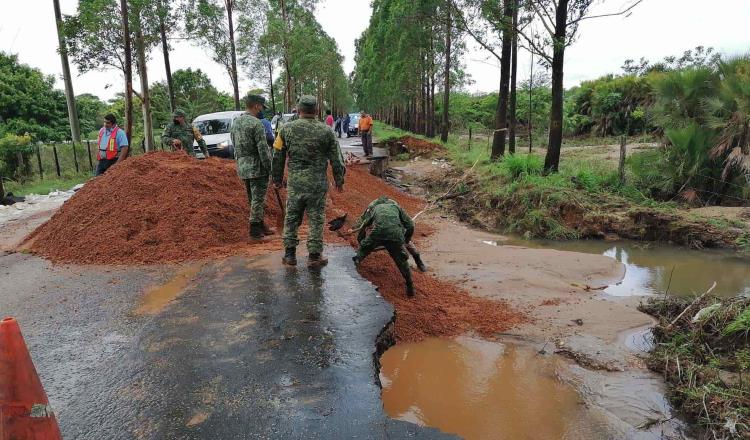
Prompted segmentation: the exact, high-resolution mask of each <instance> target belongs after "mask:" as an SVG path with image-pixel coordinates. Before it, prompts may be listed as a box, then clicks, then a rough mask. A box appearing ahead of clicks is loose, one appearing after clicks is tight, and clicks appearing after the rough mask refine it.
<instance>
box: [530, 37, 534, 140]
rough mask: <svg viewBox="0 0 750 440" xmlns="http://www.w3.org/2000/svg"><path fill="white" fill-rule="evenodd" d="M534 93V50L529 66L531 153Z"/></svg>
mask: <svg viewBox="0 0 750 440" xmlns="http://www.w3.org/2000/svg"><path fill="white" fill-rule="evenodd" d="M533 93H534V52H533V51H531V65H530V67H529V154H531V152H532V150H533V148H534V140H533V139H532V137H533V131H532V128H531V115H532V112H531V104H532V102H533V100H532V96H533Z"/></svg>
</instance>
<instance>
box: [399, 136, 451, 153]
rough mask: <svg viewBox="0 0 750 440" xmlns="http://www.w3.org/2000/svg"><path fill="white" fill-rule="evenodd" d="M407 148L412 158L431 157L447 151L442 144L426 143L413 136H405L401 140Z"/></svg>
mask: <svg viewBox="0 0 750 440" xmlns="http://www.w3.org/2000/svg"><path fill="white" fill-rule="evenodd" d="M399 141H401V143H403V144H404V145H405V146H406V148H407V149H408V150H409V154H410V155H412V156H430V155H432V154H434V153H438V152H442V151H444V150H445V147H443V146H442V145H440V144H436V143H434V142H430V141H425V140H423V139H418V138H415V137H411V136H404V137H402V138H401V139H399Z"/></svg>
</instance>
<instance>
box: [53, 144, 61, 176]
mask: <svg viewBox="0 0 750 440" xmlns="http://www.w3.org/2000/svg"><path fill="white" fill-rule="evenodd" d="M52 153H53V154H54V156H55V171H56V172H57V177H62V176H61V175H60V159H58V158H57V145H55V144H52Z"/></svg>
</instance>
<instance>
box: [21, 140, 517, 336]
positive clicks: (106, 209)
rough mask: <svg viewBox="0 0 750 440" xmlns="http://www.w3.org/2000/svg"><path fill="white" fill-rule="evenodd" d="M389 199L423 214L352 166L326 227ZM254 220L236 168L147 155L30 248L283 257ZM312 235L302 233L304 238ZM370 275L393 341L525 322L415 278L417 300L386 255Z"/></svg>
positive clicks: (123, 258)
mask: <svg viewBox="0 0 750 440" xmlns="http://www.w3.org/2000/svg"><path fill="white" fill-rule="evenodd" d="M382 195H385V196H388V197H391V198H393V199H395V200H397V201H398V203H399V204H400V205H401V206H402V207H403V208H404V209H406V210H407V211H408V212H409V213H411V214H412V215H413V214H415V213H416V212H417V211H419V210H420V209H422V208H423V207H424V201H422V200H421V199H418V198H415V197H412V196H409V195H406V194H404V193H402V192H400V191H398V190H397V189H395V188H393V187H391V186H390V185H388V184H387V183H385V182H384V181H382V180H380V179H378V178H376V177H374V176H371V175H370V174H369V173H368V171H367V170H366V169H365V168H363V167H356V166H353V167H349V168H348V169H347V175H346V192H344V193H343V194H339V193H337V192H335V191H331V192H329V197H330V200H329V201H328V204H327V214H328V218H332V217H335V216H336V215H337V214H339V213H341V212H342V211H343V212H346V213H348V215H349V217H348V220H347V224H346V225H345V226H344V227H343V228H342V231H345V230H347V229H348V228H350V227H351V225H352V223H353V222H354V221H355V220H356V218H357V216H358V215H359V214H361V213H362V212H363V211H364V210H365V208H366V207H367V205H368V204H369V203H370V202H371V201H372V200H374V199H376V198H377V197H379V196H382ZM282 196H283V197H285V194H283V193H282ZM280 215H281V210H280V209H279V205H278V203H277V201H276V199H275V195H274V194H273V191H272V190H270V191H269V192H268V197H267V203H266V223H267V224H269V225H275V224H277V220H278V219H279V216H280ZM247 218H248V206H247V197H246V195H245V188H244V187H243V185H242V183H241V181H240V180H239V179H238V178H237V173H236V167H235V164H234V162H231V161H224V160H220V159H215V158H212V159H209V160H205V161H198V160H195V159H193V158H190V157H187V156H185V155H180V154H174V153H165V152H157V153H149V154H146V155H143V156H139V157H133V158H131V159H128V160H127V161H125V162H124V163H122V164H119V165H117V166H116V167H114V168H111V169H110V170H109V171H108V172H107V174H105V175H104V176H101V177H97V178H95V179H93V180H92V181H90V182H89V183H87V184H86V185H85V186H84V188H83V189H81V190H80V191H79V192H78V193H76V194H75V195H74V196H73V197H72V198H71V199H70V200H69V201H68V202H66V203H65V205H63V207H62V208H61V209H60V210H59V211H58V212H57V213H56V214H55V215H54V216H53V217H52V218H51V219H50V220H49V221H48V222H47V223H45V224H44V225H42V226H41V227H39V228H38V229H37V230H36V231H34V232H33V233H32V234H31V235H30V236H29V238H28V239H27V241H26V246H27V247H28V248H29V249H30V250H31V251H32V252H34V253H36V254H40V255H42V256H44V257H46V258H48V259H50V260H52V261H53V262H64V263H77V264H107V265H120V264H155V263H172V262H185V261H195V260H201V259H209V258H223V257H226V256H230V255H245V256H257V255H261V254H267V253H270V252H275V251H278V250H281V249H282V248H283V245H282V243H281V240H280V236H279V235H276V236H274V237H273V238H272V239H271V240H269V241H267V242H263V243H260V244H258V243H252V242H250V241H249V240H248V223H247ZM305 232H306V229H305V228H304V227H303V228H302V230H301V235H302V237H301V238H304V235H305ZM430 233H431V229H430V228H429V227H425V226H424V225H422V224H418V225H417V232H416V237H417V238H418V241H419V239H424V237H426V236H428V235H429V234H430ZM325 234H326V236H325V240H326V243H329V244H342V245H343V244H350V245H352V246H356V239H355V237H354V236H353V235H349V236H347V235H345V234H341V235H339V234H337V233H334V232H331V231H327V230H326V232H325ZM362 274H363V275H364V276H365V277H366V278H367V279H368V280H370V281H371V282H373V283H374V284H375V285H376V286H378V287H379V290H380V293H381V294H382V295H383V297H384V298H386V299H387V300H389V301H390V302H392V303H393V304H394V305H395V307H396V310H397V315H398V319H397V321H396V327H395V335H394V336H395V338H396V339H397V340H399V341H407V342H411V341H419V340H421V339H423V338H425V337H428V336H455V335H458V334H462V333H465V332H469V331H476V332H478V333H479V334H481V335H485V336H489V335H493V334H495V333H498V332H503V331H506V330H508V329H510V328H511V327H513V326H515V325H517V324H518V323H520V322H524V321H525V320H526V318H525V316H524V314H522V313H519V312H517V311H515V310H513V309H512V308H511V307H510V306H509V305H508V304H507V302H505V301H495V300H488V299H483V298H475V297H473V296H471V295H469V294H468V292H466V291H465V290H463V289H461V288H460V287H457V286H456V285H455V284H454V283H450V282H444V281H441V280H439V279H437V278H435V277H434V276H432V275H429V274H420V273H415V287H416V290H417V297H416V299H415V300H409V299H407V298H406V296H405V294H404V284H403V280H402V278H401V275H400V274H399V272H398V270H397V269H396V267H395V265H394V264H393V262H392V261H390V258H389V257H388V256H387V255H386V254H385V253H382V252H380V253H377V254H375V255H373V256H371V257H370V258H368V259H367V260H366V261H365V262H364V264H363V265H362ZM168 290H169V289H168Z"/></svg>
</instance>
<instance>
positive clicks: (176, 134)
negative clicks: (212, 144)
mask: <svg viewBox="0 0 750 440" xmlns="http://www.w3.org/2000/svg"><path fill="white" fill-rule="evenodd" d="M186 117H187V115H186V114H185V111H184V110H181V109H179V108H178V109H176V110H175V111H174V113H173V114H172V123H171V124H169V125H167V127H166V128H165V129H164V134H162V136H161V140H162V142H164V144H165V145H167V146H169V147H172V150H175V151H176V150H183V151H185V153H187V154H189V155H190V156H195V149H194V148H193V141H195V142H197V143H198V147H200V149H201V152H202V153H203V156H204V157H206V158H207V159H208V147H207V146H206V141H205V140H203V135H201V132H200V131H199V130H198V129H197V128H195V127H194V126H193V125H192V124H189V123H188V122H187V120H186Z"/></svg>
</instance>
